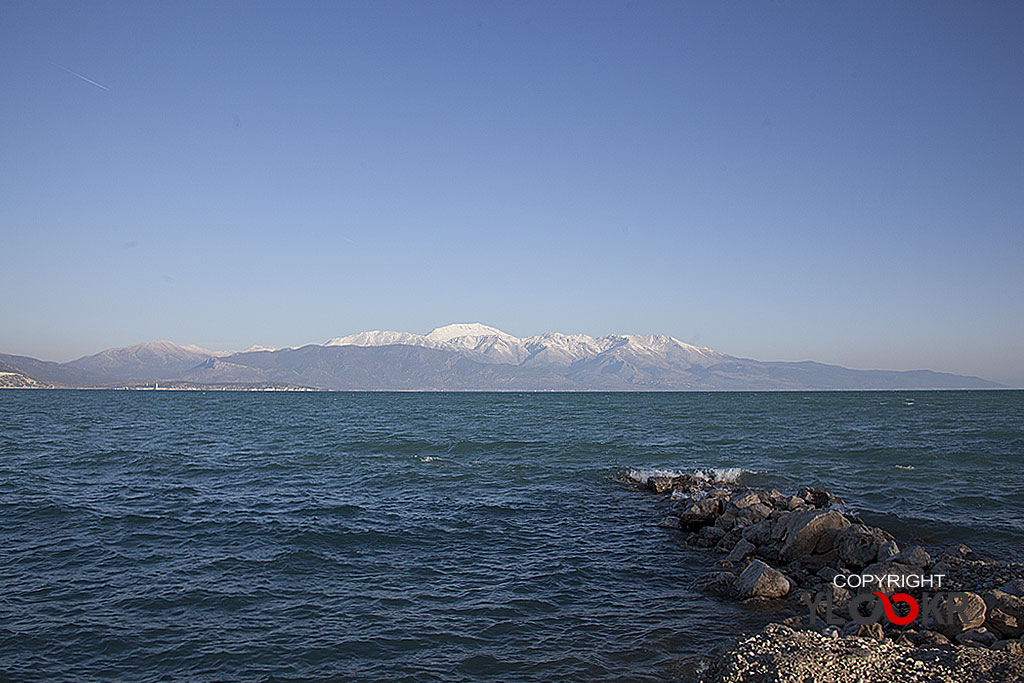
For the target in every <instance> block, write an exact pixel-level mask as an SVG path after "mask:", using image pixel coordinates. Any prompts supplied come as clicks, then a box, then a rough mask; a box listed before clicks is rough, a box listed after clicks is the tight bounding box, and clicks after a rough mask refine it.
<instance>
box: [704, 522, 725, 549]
mask: <svg viewBox="0 0 1024 683" xmlns="http://www.w3.org/2000/svg"><path fill="white" fill-rule="evenodd" d="M700 536H701V538H704V539H706V540H707V541H708V545H709V546H712V545H716V544H717V543H718V542H719V541H721V540H722V539H723V538H724V537H725V530H724V529H719V528H718V527H717V526H714V525H712V526H706V527H704V528H703V529H701V530H700Z"/></svg>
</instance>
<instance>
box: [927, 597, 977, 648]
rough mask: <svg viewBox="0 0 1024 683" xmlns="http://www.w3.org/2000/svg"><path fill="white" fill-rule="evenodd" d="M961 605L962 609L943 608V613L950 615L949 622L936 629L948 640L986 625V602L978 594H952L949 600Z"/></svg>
mask: <svg viewBox="0 0 1024 683" xmlns="http://www.w3.org/2000/svg"><path fill="white" fill-rule="evenodd" d="M947 599H949V600H953V601H954V602H957V603H960V604H961V605H962V609H959V610H956V609H949V608H947V607H946V606H943V608H942V612H943V613H944V614H948V615H949V622H947V623H940V624H936V625H935V629H936V630H937V631H939V632H940V633H942V635H944V636H946V637H947V638H955V637H957V636H958V635H960V634H961V633H963V632H964V631H970V630H971V629H975V628H978V627H980V626H982V625H983V624H984V623H985V610H986V607H985V601H984V600H982V599H981V596H980V595H978V594H977V593H960V594H959V595H957V594H955V593H951V594H950V595H949V597H948V598H947Z"/></svg>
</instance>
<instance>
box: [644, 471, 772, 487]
mask: <svg viewBox="0 0 1024 683" xmlns="http://www.w3.org/2000/svg"><path fill="white" fill-rule="evenodd" d="M757 473H758V472H757V470H747V469H743V468H742V467H709V468H707V469H696V470H677V469H668V468H658V467H654V468H646V469H643V468H635V467H631V468H629V470H627V471H626V478H627V479H629V480H630V481H635V482H636V483H638V484H640V485H646V484H647V482H648V481H649V480H651V479H652V478H655V477H681V476H683V475H692V476H694V477H697V478H699V479H706V480H708V481H713V482H723V483H728V484H735V483H736V482H738V481H739V480H740V477H742V476H743V475H745V474H757Z"/></svg>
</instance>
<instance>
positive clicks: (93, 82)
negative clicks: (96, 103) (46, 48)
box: [50, 62, 110, 91]
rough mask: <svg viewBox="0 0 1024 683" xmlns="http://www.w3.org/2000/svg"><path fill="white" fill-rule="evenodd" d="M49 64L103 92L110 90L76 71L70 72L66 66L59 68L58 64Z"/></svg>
mask: <svg viewBox="0 0 1024 683" xmlns="http://www.w3.org/2000/svg"><path fill="white" fill-rule="evenodd" d="M50 64H53V65H54V66H55V67H57V68H58V69H63V70H64V71H67V72H68V73H69V74H71V75H72V76H77V77H78V78H81V79H82V80H83V81H85V82H86V83H92V84H93V85H95V86H96V87H97V88H103V89H104V90H107V91H109V90H110V88H108V87H107V86H105V85H103V84H102V83H97V82H96V81H94V80H92V79H91V78H86V77H85V76H83V75H82V74H80V73H78V72H77V71H72V70H71V69H69V68H67V67H66V66H61V65H60V64H57V63H56V62H50Z"/></svg>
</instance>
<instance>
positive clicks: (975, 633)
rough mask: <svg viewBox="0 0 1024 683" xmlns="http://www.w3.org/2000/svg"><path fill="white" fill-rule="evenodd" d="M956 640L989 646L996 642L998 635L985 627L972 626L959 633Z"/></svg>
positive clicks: (968, 643)
mask: <svg viewBox="0 0 1024 683" xmlns="http://www.w3.org/2000/svg"><path fill="white" fill-rule="evenodd" d="M956 642H958V643H963V644H964V645H975V646H982V647H989V646H990V645H993V644H994V643H995V642H996V637H995V636H994V635H993V634H992V633H990V632H989V631H987V630H986V629H985V628H984V627H981V628H972V629H970V630H968V631H964V632H963V633H959V634H957V636H956Z"/></svg>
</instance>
